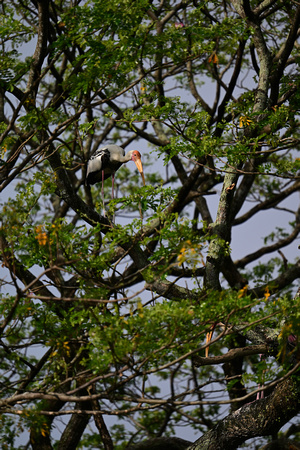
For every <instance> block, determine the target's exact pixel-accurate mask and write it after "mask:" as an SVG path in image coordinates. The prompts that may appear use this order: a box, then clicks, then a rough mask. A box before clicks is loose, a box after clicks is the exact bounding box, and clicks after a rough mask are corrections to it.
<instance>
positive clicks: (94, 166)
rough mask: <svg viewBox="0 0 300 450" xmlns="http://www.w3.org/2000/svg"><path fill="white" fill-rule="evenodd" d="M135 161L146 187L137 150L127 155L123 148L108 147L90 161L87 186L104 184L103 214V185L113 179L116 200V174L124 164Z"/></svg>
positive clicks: (96, 153) (98, 152)
mask: <svg viewBox="0 0 300 450" xmlns="http://www.w3.org/2000/svg"><path fill="white" fill-rule="evenodd" d="M128 161H134V162H135V164H136V167H137V168H138V171H139V172H140V174H141V176H142V179H143V184H144V186H145V177H144V172H143V166H142V161H141V154H140V152H139V151H137V150H130V151H129V152H128V153H126V155H125V151H124V149H123V148H122V147H119V146H118V145H113V144H112V145H106V146H105V147H101V148H99V149H98V150H97V151H96V152H95V153H94V155H92V156H91V158H90V159H89V161H88V165H87V173H86V185H87V186H90V185H91V184H95V183H98V182H100V181H101V182H102V201H103V212H104V215H105V210H104V190H103V184H104V180H106V179H107V178H109V177H112V198H114V182H115V172H116V171H117V170H118V169H119V168H120V167H121V166H122V164H124V163H126V162H128Z"/></svg>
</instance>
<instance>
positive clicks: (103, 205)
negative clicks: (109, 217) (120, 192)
mask: <svg viewBox="0 0 300 450" xmlns="http://www.w3.org/2000/svg"><path fill="white" fill-rule="evenodd" d="M101 192H102V207H103V216H104V217H106V214H105V204H104V170H102V190H101Z"/></svg>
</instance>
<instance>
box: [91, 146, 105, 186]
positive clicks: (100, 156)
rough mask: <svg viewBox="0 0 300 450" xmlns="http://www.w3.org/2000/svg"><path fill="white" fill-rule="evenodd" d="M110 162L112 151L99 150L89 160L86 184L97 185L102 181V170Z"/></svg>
mask: <svg viewBox="0 0 300 450" xmlns="http://www.w3.org/2000/svg"><path fill="white" fill-rule="evenodd" d="M109 161H110V151H109V150H108V149H107V148H106V147H103V148H100V149H98V150H97V151H96V152H95V153H94V154H93V155H92V156H91V157H90V159H89V161H88V165H87V172H86V184H87V185H90V184H95V183H97V182H98V181H101V179H102V174H101V171H102V168H103V167H105V165H106V164H109Z"/></svg>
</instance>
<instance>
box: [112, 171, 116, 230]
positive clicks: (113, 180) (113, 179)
mask: <svg viewBox="0 0 300 450" xmlns="http://www.w3.org/2000/svg"><path fill="white" fill-rule="evenodd" d="M114 191H115V172H113V173H112V176H111V198H112V199H114V194H115V192H114ZM112 222H113V223H115V207H114V213H113V218H112Z"/></svg>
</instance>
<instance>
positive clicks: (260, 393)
mask: <svg viewBox="0 0 300 450" xmlns="http://www.w3.org/2000/svg"><path fill="white" fill-rule="evenodd" d="M259 356H260V360H261V361H262V360H263V359H264V355H262V354H260V355H259ZM258 387H259V388H260V387H262V388H263V387H264V384H262V385H260V384H259V385H258ZM261 398H264V391H260V392H258V393H257V394H256V400H259V399H261Z"/></svg>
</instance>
